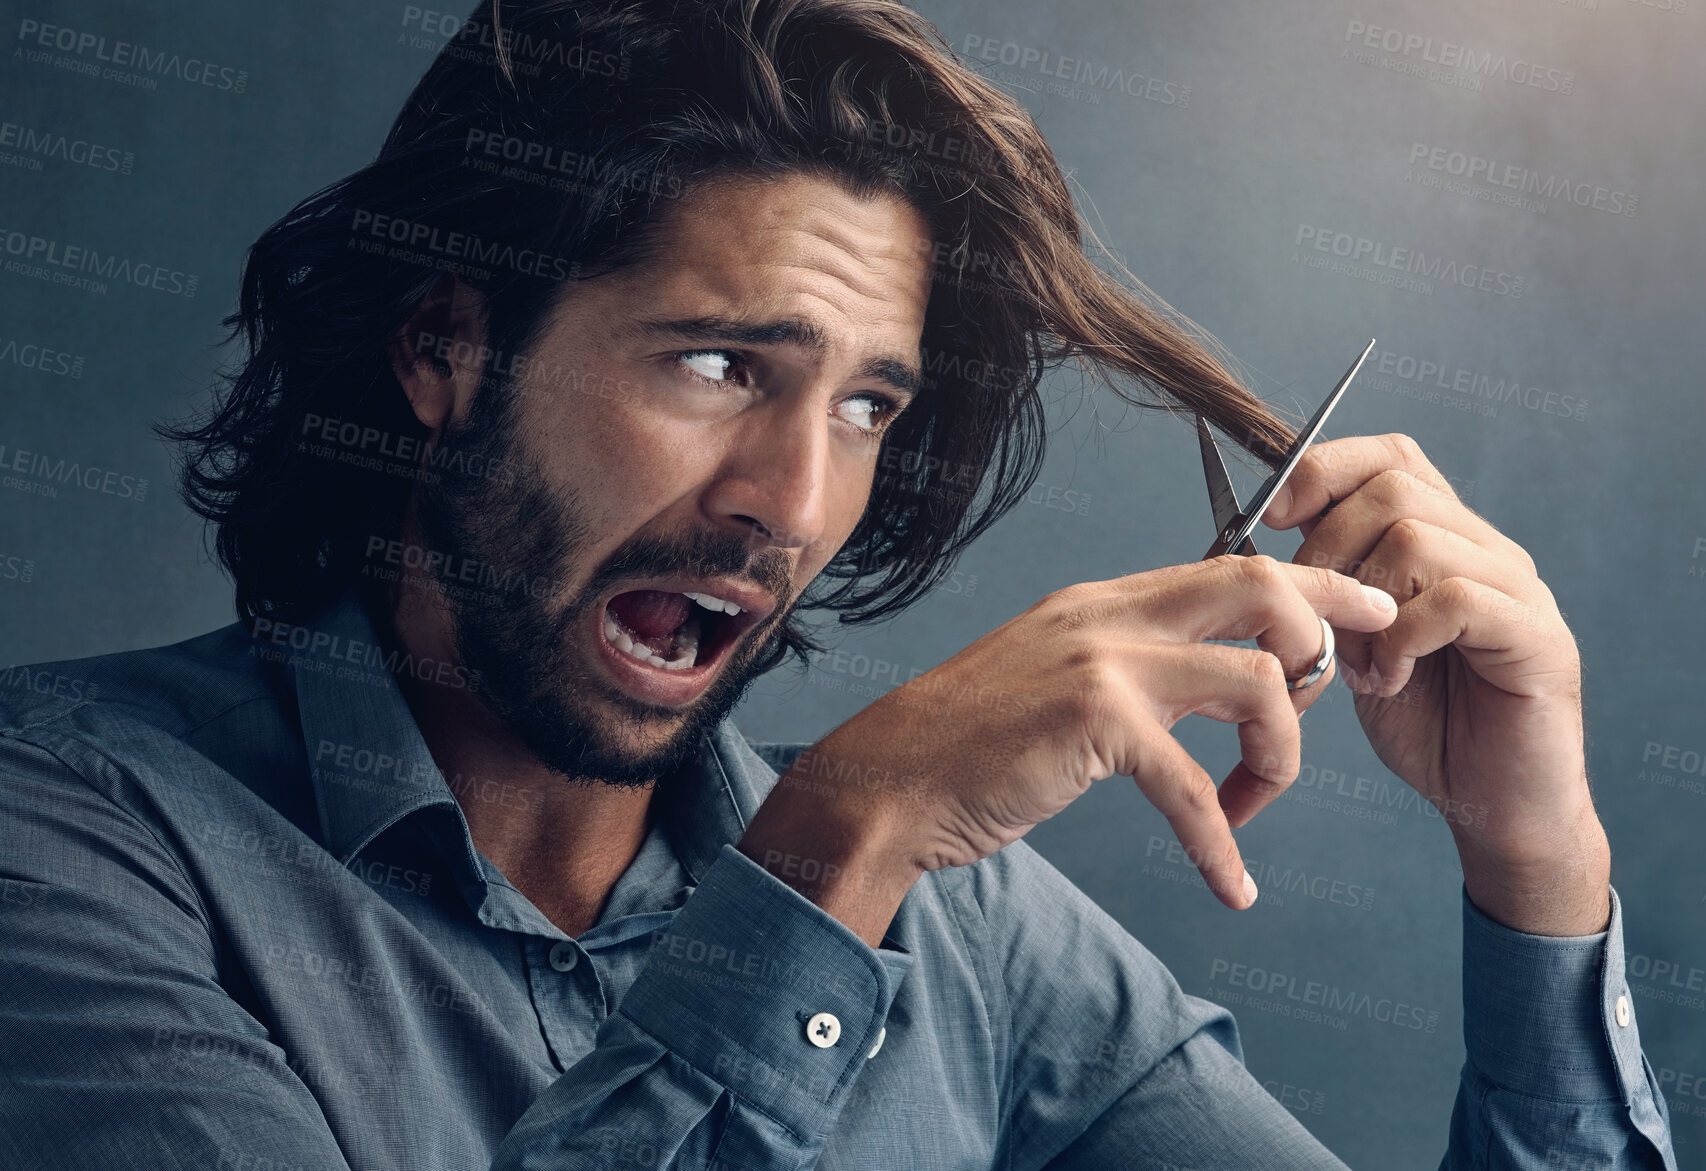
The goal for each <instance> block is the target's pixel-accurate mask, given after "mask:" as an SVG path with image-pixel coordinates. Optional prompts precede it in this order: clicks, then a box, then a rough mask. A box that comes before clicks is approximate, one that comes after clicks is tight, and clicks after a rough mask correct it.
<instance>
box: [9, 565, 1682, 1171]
mask: <svg viewBox="0 0 1706 1171" xmlns="http://www.w3.org/2000/svg"><path fill="white" fill-rule="evenodd" d="M400 671H408V672H410V673H412V674H414V675H415V676H417V677H419V678H423V679H427V678H431V679H435V680H437V681H438V682H440V683H441V684H443V685H445V686H460V685H467V684H468V683H469V682H470V680H469V679H468V677H467V675H466V673H465V672H462V671H461V669H460V668H456V667H453V666H451V665H448V664H441V663H432V662H428V661H415V660H408V659H406V658H400V657H399V656H397V655H395V654H388V653H387V652H386V651H384V650H383V649H382V648H381V647H380V644H379V642H378V641H377V640H376V639H375V637H374V631H373V628H372V626H371V624H370V622H369V620H368V618H367V616H366V614H365V613H364V612H363V610H362V608H361V606H360V605H359V603H358V602H357V601H356V599H355V596H354V595H353V594H351V595H349V596H347V597H346V598H345V599H344V600H343V601H342V602H340V603H339V604H338V605H336V606H334V607H332V608H330V609H328V610H327V611H326V612H324V613H322V614H321V615H319V616H318V617H317V618H316V619H315V620H313V621H311V622H305V623H299V624H285V623H274V622H267V621H261V622H257V623H255V624H254V625H253V626H245V625H242V624H237V625H232V626H228V627H226V628H224V629H222V630H218V631H215V632H213V633H211V634H207V635H204V636H202V637H200V638H196V639H192V640H190V641H188V642H184V643H181V644H178V645H176V646H170V647H162V648H158V649H154V650H148V651H140V652H134V653H128V654H120V655H112V656H106V657H102V658H98V659H85V660H79V661H75V662H66V663H57V664H47V665H36V666H20V667H13V668H11V669H9V670H6V671H4V672H0V1166H4V1167H5V1168H8V1169H16V1171H22V1169H27V1168H57V1169H69V1168H99V1169H100V1171H117V1169H121V1168H146V1169H147V1171H174V1169H179V1168H186V1169H187V1168H221V1169H227V1168H228V1169H230V1171H299V1169H314V1171H334V1169H345V1168H354V1169H357V1171H382V1169H392V1168H395V1169H399V1171H446V1169H468V1171H473V1169H477V1168H500V1169H519V1168H534V1169H541V1171H542V1169H544V1168H577V1169H578V1168H612V1169H629V1168H636V1169H638V1168H655V1167H664V1166H668V1167H682V1168H695V1169H698V1171H713V1169H716V1171H722V1169H735V1168H739V1169H742V1171H783V1169H789V1171H793V1169H798V1168H808V1167H820V1168H825V1169H837V1171H971V1169H973V1168H977V1169H984V1168H1002V1169H1004V1171H1032V1169H1036V1168H1043V1167H1045V1166H1046V1167H1050V1168H1054V1169H1055V1171H1063V1169H1067V1168H1075V1169H1088V1168H1104V1167H1121V1168H1151V1169H1159V1168H1179V1167H1189V1168H1237V1169H1239V1171H1249V1169H1251V1168H1324V1167H1325V1168H1332V1167H1340V1166H1342V1164H1341V1163H1340V1162H1339V1161H1338V1160H1337V1159H1335V1158H1334V1157H1333V1156H1332V1155H1331V1154H1330V1153H1329V1152H1328V1151H1327V1150H1326V1149H1325V1148H1324V1147H1322V1146H1321V1145H1320V1144H1319V1143H1317V1142H1316V1141H1315V1140H1314V1139H1313V1138H1312V1137H1310V1135H1309V1134H1308V1133H1307V1132H1306V1131H1305V1130H1304V1129H1303V1127H1302V1126H1301V1125H1300V1124H1299V1123H1298V1122H1297V1120H1296V1119H1295V1118H1294V1117H1293V1115H1292V1114H1291V1113H1290V1111H1288V1110H1287V1109H1286V1108H1285V1107H1283V1106H1282V1105H1280V1104H1279V1103H1278V1102H1277V1101H1275V1100H1274V1099H1273V1098H1272V1097H1271V1096H1270V1095H1269V1094H1268V1093H1267V1092H1266V1091H1265V1090H1263V1089H1262V1087H1261V1086H1260V1085H1259V1084H1258V1083H1257V1082H1256V1081H1255V1080H1254V1079H1253V1078H1252V1077H1251V1076H1250V1074H1249V1073H1248V1072H1247V1071H1246V1070H1245V1068H1244V1066H1243V1064H1242V1053H1241V1049H1240V1047H1239V1042H1238V1036H1237V1031H1236V1029H1235V1027H1234V1024H1233V1020H1232V1017H1231V1016H1230V1015H1229V1014H1228V1013H1227V1012H1226V1010H1225V1009H1223V1008H1221V1007H1220V1006H1218V1005H1215V1004H1212V1003H1210V1002H1208V1001H1205V1000H1200V999H1197V998H1195V997H1192V996H1189V995H1186V994H1185V993H1184V992H1183V991H1182V990H1181V989H1180V988H1179V986H1178V984H1177V983H1176V982H1175V981H1174V980H1173V978H1172V976H1171V975H1170V974H1169V973H1168V972H1167V970H1166V969H1165V968H1164V967H1163V966H1162V965H1161V963H1160V962H1159V961H1157V960H1156V959H1155V957H1154V956H1153V955H1151V954H1150V953H1149V952H1148V951H1147V950H1145V949H1144V947H1143V946H1142V945H1141V944H1139V943H1138V942H1137V941H1136V940H1135V939H1133V938H1132V937H1131V936H1130V935H1129V934H1128V933H1126V932H1125V931H1124V930H1123V929H1122V928H1121V927H1120V926H1119V925H1118V924H1117V923H1115V922H1114V921H1113V920H1112V919H1111V918H1110V917H1109V916H1108V915H1106V914H1105V913H1103V912H1102V911H1101V910H1100V909H1099V908H1098V907H1097V906H1096V905H1095V904H1094V903H1093V902H1091V901H1090V899H1089V898H1087V897H1086V896H1085V895H1084V894H1083V893H1082V892H1081V891H1079V890H1078V889H1077V888H1076V887H1074V886H1072V884H1071V883H1069V882H1067V881H1066V879H1065V878H1063V877H1062V876H1061V875H1060V874H1059V873H1058V872H1057V871H1056V870H1055V869H1054V868H1053V867H1051V866H1050V865H1049V864H1048V863H1046V862H1045V861H1043V859H1042V858H1040V857H1039V856H1038V855H1037V854H1036V853H1035V852H1034V851H1032V850H1031V849H1030V848H1029V847H1028V846H1026V845H1025V844H1024V843H1023V842H1019V843H1015V844H1014V845H1011V846H1009V847H1007V848H1006V849H1004V850H1001V851H999V852H998V853H996V854H995V855H992V856H991V857H989V858H987V859H985V860H983V861H981V862H979V863H977V864H975V865H972V866H967V867H962V868H957V869H951V870H943V871H935V872H931V873H927V874H925V875H924V876H923V878H922V879H921V880H920V881H919V882H918V883H917V884H916V886H914V888H913V889H912V890H911V891H910V892H909V894H908V895H907V897H906V899H905V901H904V902H903V903H902V905H901V907H900V911H899V913H898V914H897V915H896V917H895V919H894V922H893V924H892V925H891V927H890V929H889V931H888V934H887V936H886V937H885V938H884V940H883V942H882V946H880V947H878V948H871V947H869V946H867V945H866V944H865V943H864V942H863V941H862V940H860V939H859V938H858V937H857V936H856V935H854V934H853V933H852V932H851V931H849V930H848V929H847V928H846V927H845V926H843V925H842V924H841V923H839V922H837V921H836V920H835V919H833V918H832V917H830V916H829V915H827V914H825V913H824V912H822V911H821V910H820V909H818V908H817V907H816V906H814V905H813V904H811V903H810V902H808V901H807V900H806V899H804V898H802V897H801V896H800V895H799V894H797V893H796V892H795V891H793V890H792V889H790V888H789V887H788V886H786V885H785V884H783V883H782V882H780V881H779V880H777V879H776V878H774V877H773V876H771V875H770V874H768V873H766V872H765V871H764V870H763V869H762V868H761V867H759V866H757V865H756V864H754V863H753V862H752V861H751V860H750V859H748V858H747V857H746V856H745V855H743V854H741V853H740V852H739V851H738V850H736V849H735V848H734V846H733V844H732V843H734V842H736V841H737V840H738V839H739V838H740V836H741V834H742V832H743V830H744V827H745V825H746V824H747V822H748V821H749V819H750V818H751V817H752V815H753V813H754V811H755V810H756V809H757V808H758V805H759V803H760V802H762V801H763V799H764V797H765V795H766V794H767V793H768V792H769V790H770V788H771V786H773V785H774V784H775V783H776V781H777V773H776V769H777V768H784V769H785V767H786V765H787V764H788V763H789V762H790V761H791V760H792V759H793V756H794V754H796V753H797V752H798V750H799V746H783V745H751V744H749V743H748V742H747V741H745V740H744V739H743V738H742V737H741V736H740V734H739V733H738V732H737V731H736V729H735V728H734V727H733V726H732V725H730V724H727V723H725V724H723V725H722V726H720V727H719V728H717V729H716V730H715V732H714V733H713V734H712V735H710V736H709V737H708V738H707V739H706V741H705V742H704V745H703V747H702V750H701V752H700V753H699V755H698V757H697V759H696V761H695V762H694V763H693V765H692V767H690V768H688V769H686V770H683V772H682V773H680V774H678V775H677V776H675V777H672V778H669V779H667V781H666V782H665V784H664V785H663V787H662V791H661V792H660V796H659V800H660V804H661V809H660V815H659V816H658V817H657V819H656V820H655V822H654V824H653V825H652V827H651V829H650V832H649V835H648V836H647V837H646V839H645V841H644V843H643V845H642V847H641V849H640V851H639V854H638V856H637V857H636V858H635V859H634V861H633V863H632V864H631V865H630V866H629V867H628V869H627V870H626V871H625V872H624V873H623V874H622V876H621V878H620V880H619V881H618V882H617V884H616V886H615V888H614V890H613V891H612V892H611V894H610V898H609V901H608V903H607V904H606V906H605V907H604V909H603V913H602V914H601V916H600V917H599V920H598V922H597V924H596V925H595V926H593V927H592V928H591V929H590V930H588V931H587V932H585V933H584V934H582V935H581V936H579V937H578V938H574V939H571V938H569V937H567V936H566V935H565V934H564V933H563V932H562V931H560V930H558V929H557V928H556V927H555V926H553V925H552V924H551V922H550V921H549V920H547V919H546V918H545V916H544V915H543V914H541V913H540V911H539V910H538V909H537V908H536V907H534V906H533V904H532V903H531V902H529V900H528V899H527V898H526V897H524V896H523V895H522V894H521V892H520V891H518V890H517V889H516V888H515V887H513V886H512V885H510V883H509V882H508V881H506V880H505V878H504V875H503V874H502V873H500V872H499V870H498V869H497V867H496V866H494V865H493V864H492V862H491V861H490V860H488V859H487V858H485V857H484V856H483V855H482V854H481V853H480V851H479V850H478V849H477V848H476V847H475V845H474V842H473V840H472V838H471V837H470V835H469V831H468V825H467V822H466V820H465V819H464V817H463V814H462V806H461V805H459V804H458V799H460V801H461V802H462V803H464V804H466V803H468V802H477V801H493V802H498V803H504V802H522V801H525V800H527V799H528V798H527V796H526V794H525V793H523V792H522V791H521V790H519V789H515V788H512V787H510V786H507V785H506V784H505V783H504V781H503V780H502V779H501V778H498V777H479V776H451V777H446V776H444V775H442V774H441V773H440V772H439V770H438V769H437V768H436V767H435V765H434V762H433V759H432V757H431V755H430V754H429V752H428V751H427V748H426V745H425V742H424V741H423V740H422V738H421V735H420V733H419V731H418V729H417V727H416V725H415V722H414V719H413V717H412V715H411V713H410V710H409V707H408V705H407V704H406V702H405V701H404V699H403V697H402V694H401V692H400V690H399V689H398V687H397V684H396V681H395V679H394V678H393V674H394V673H395V672H400ZM803 783H807V784H817V783H822V784H825V785H829V784H835V783H847V782H846V780H845V779H842V780H839V781H838V780H837V779H836V778H831V777H825V778H816V779H814V778H806V779H805V781H804V782H803ZM1612 905H1613V911H1612V920H1611V925H1610V929H1609V931H1607V932H1606V933H1604V934H1602V935H1596V936H1589V937H1585V938H1580V939H1543V938H1540V937H1536V936H1529V935H1524V934H1521V933H1518V932H1513V931H1509V930H1507V929H1505V928H1503V927H1500V926H1498V925H1497V924H1494V923H1493V922H1492V921H1491V920H1488V919H1487V918H1485V917H1484V916H1482V915H1481V914H1480V913H1479V912H1478V911H1477V910H1476V909H1475V908H1474V907H1473V906H1472V905H1471V904H1469V902H1468V901H1467V899H1465V901H1464V908H1463V911H1464V979H1465V994H1466V1005H1465V1023H1464V1030H1465V1039H1466V1042H1467V1050H1468V1061H1467V1063H1466V1064H1465V1066H1464V1070H1463V1080H1462V1085H1461V1090H1460V1093H1459V1096H1458V1100H1457V1106H1456V1111H1455V1113H1454V1116H1453V1119H1452V1126H1451V1137H1450V1149H1449V1151H1448V1152H1447V1154H1446V1156H1445V1161H1444V1163H1443V1164H1442V1166H1445V1167H1449V1168H1454V1169H1468V1168H1540V1167H1548V1168H1559V1167H1570V1168H1589V1167H1591V1168H1595V1169H1605V1168H1637V1167H1640V1168H1659V1167H1664V1168H1671V1169H1673V1171H1674V1168H1675V1161H1674V1157H1673V1156H1672V1155H1671V1153H1670V1141H1669V1134H1668V1129H1667V1117H1666V1114H1665V1108H1664V1103H1663V1099H1662V1098H1661V1097H1660V1096H1659V1094H1658V1093H1657V1091H1656V1085H1655V1080H1654V1078H1653V1075H1652V1071H1651V1070H1650V1068H1649V1067H1648V1066H1647V1064H1646V1062H1645V1061H1644V1059H1643V1057H1642V1055H1641V1048H1640V1039H1639V1036H1638V1032H1637V1029H1636V1025H1635V1021H1634V1018H1633V1016H1632V1013H1631V1011H1630V1009H1629V1003H1630V1002H1629V1001H1628V999H1627V997H1628V989H1627V986H1626V984H1625V982H1624V976H1623V958H1622V934H1621V932H1622V928H1621V918H1620V910H1619V909H1618V906H1617V902H1616V898H1615V895H1613V904H1612Z"/></svg>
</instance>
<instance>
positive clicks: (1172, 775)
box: [1120, 728, 1255, 911]
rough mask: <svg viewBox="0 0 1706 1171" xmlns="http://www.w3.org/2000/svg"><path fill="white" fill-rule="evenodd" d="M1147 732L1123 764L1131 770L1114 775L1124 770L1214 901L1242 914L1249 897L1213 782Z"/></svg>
mask: <svg viewBox="0 0 1706 1171" xmlns="http://www.w3.org/2000/svg"><path fill="white" fill-rule="evenodd" d="M1149 731H1150V732H1151V733H1152V734H1151V735H1147V736H1144V737H1142V744H1141V746H1140V747H1139V748H1138V749H1137V750H1136V753H1135V757H1134V759H1133V760H1132V761H1130V762H1129V763H1130V764H1131V766H1132V767H1131V768H1129V769H1121V770H1120V771H1121V772H1130V774H1131V776H1132V779H1133V780H1134V781H1136V782H1137V787H1138V789H1139V790H1140V791H1141V792H1142V793H1143V795H1144V796H1145V797H1147V798H1148V799H1149V802H1150V804H1152V805H1154V806H1155V808H1156V809H1158V810H1160V811H1161V815H1162V816H1163V817H1165V818H1166V819H1167V824H1168V825H1170V826H1172V827H1173V834H1174V836H1175V837H1177V838H1178V839H1179V844H1180V845H1181V846H1183V847H1184V848H1185V856H1186V857H1187V858H1189V859H1190V860H1191V862H1192V863H1193V864H1194V865H1195V866H1196V868H1197V870H1198V871H1199V872H1200V873H1201V874H1202V877H1203V881H1204V882H1205V883H1207V884H1208V889H1209V890H1210V891H1212V892H1213V894H1214V897H1215V898H1217V899H1219V900H1220V901H1221V902H1223V903H1225V904H1226V905H1227V906H1229V907H1231V908H1232V909H1233V910H1235V911H1242V910H1244V909H1245V908H1247V907H1249V906H1250V904H1251V903H1253V902H1255V896H1254V893H1253V892H1247V891H1246V889H1245V884H1246V883H1247V882H1248V881H1249V875H1248V874H1247V873H1246V872H1245V870H1244V858H1243V856H1242V855H1241V854H1239V852H1238V843H1237V842H1236V841H1234V840H1233V837H1232V827H1231V826H1229V825H1227V824H1226V815H1225V814H1224V813H1222V812H1221V810H1220V803H1219V802H1218V801H1217V800H1216V799H1215V793H1214V782H1213V781H1212V780H1210V779H1209V775H1208V774H1207V773H1206V772H1204V771H1203V769H1202V766H1201V765H1199V764H1198V763H1197V762H1196V761H1194V760H1192V759H1191V754H1190V753H1188V752H1186V751H1185V749H1184V747H1183V746H1182V745H1181V744H1180V743H1179V742H1178V741H1177V740H1175V739H1173V737H1171V736H1169V735H1168V734H1167V733H1166V732H1164V731H1161V730H1159V729H1155V728H1151V729H1149ZM1252 886H1253V884H1252Z"/></svg>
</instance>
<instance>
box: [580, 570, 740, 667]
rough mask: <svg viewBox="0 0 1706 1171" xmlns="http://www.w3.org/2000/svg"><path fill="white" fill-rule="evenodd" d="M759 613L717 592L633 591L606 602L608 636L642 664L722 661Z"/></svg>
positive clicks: (705, 664)
mask: <svg viewBox="0 0 1706 1171" xmlns="http://www.w3.org/2000/svg"><path fill="white" fill-rule="evenodd" d="M760 617H761V616H760V615H759V614H756V613H754V612H752V611H750V610H744V609H742V608H741V607H740V606H739V605H738V604H736V603H734V602H731V601H727V600H725V599H723V598H719V597H716V596H715V595H713V594H707V593H697V592H695V593H676V592H674V591H671V590H630V591H628V592H627V593H624V594H617V595H616V596H615V597H613V598H611V599H610V601H609V602H607V603H606V604H605V608H604V621H603V627H604V638H605V641H607V642H609V643H610V644H611V646H613V647H615V648H616V649H617V650H619V651H621V652H622V653H623V654H625V655H627V656H629V657H630V658H633V659H635V660H637V661H639V662H641V663H648V664H650V665H651V666H653V667H658V668H661V669H662V670H665V671H692V670H694V669H695V668H697V667H708V666H711V665H712V664H714V663H716V662H718V661H719V660H721V658H722V657H723V655H724V653H725V652H726V651H727V650H728V649H729V648H730V647H731V646H733V645H734V644H735V642H736V640H738V639H739V638H740V636H741V635H742V634H744V633H745V632H746V631H747V630H749V629H750V628H751V627H752V626H753V625H755V624H756V623H757V622H758V620H759V618H760Z"/></svg>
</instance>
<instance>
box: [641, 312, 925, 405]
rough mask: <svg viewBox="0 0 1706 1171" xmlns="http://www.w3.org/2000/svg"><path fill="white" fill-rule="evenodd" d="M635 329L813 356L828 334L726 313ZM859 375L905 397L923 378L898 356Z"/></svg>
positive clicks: (798, 323) (790, 321)
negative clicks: (794, 348) (800, 351)
mask: <svg viewBox="0 0 1706 1171" xmlns="http://www.w3.org/2000/svg"><path fill="white" fill-rule="evenodd" d="M635 330H636V331H637V332H638V333H640V334H642V335H644V336H646V337H667V338H675V339H678V340H682V341H690V342H722V343H724V344H727V345H736V346H797V347H798V348H800V349H803V350H806V351H808V352H809V353H811V354H812V355H813V356H821V355H822V354H823V353H824V352H825V351H827V350H828V349H829V338H828V336H827V335H826V334H825V333H824V331H823V329H822V327H821V326H819V325H817V324H816V323H815V322H811V321H803V320H800V319H799V318H792V317H790V318H784V319H783V320H780V321H734V320H732V319H730V318H727V317H687V318H682V319H680V320H677V321H641V322H638V323H636V325H635ZM855 376H856V377H859V378H874V379H876V380H877V381H879V382H882V383H885V384H886V385H888V386H889V387H890V388H892V389H894V390H897V391H899V392H901V393H902V394H904V395H906V396H907V397H908V398H912V397H914V396H916V395H917V394H918V389H919V387H920V385H921V384H922V381H923V376H922V373H921V372H920V370H919V368H918V366H917V365H916V364H915V363H909V362H905V361H903V360H901V359H899V358H890V357H884V358H873V359H871V360H870V361H869V362H866V363H865V364H864V365H863V366H861V367H859V369H858V371H857V372H856V374H855Z"/></svg>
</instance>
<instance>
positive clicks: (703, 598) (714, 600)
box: [683, 594, 740, 614]
mask: <svg viewBox="0 0 1706 1171" xmlns="http://www.w3.org/2000/svg"><path fill="white" fill-rule="evenodd" d="M683 596H684V597H688V598H692V599H693V600H694V601H695V602H697V603H699V604H700V605H701V606H703V607H705V609H707V610H716V611H718V612H719V613H723V614H739V613H740V607H739V606H737V605H735V604H734V603H733V602H727V601H724V600H723V599H722V598H719V597H716V596H714V595H712V594H684V595H683Z"/></svg>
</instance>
